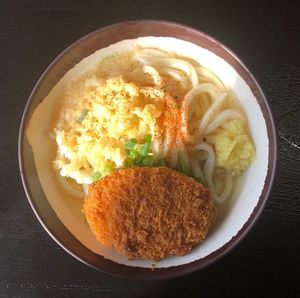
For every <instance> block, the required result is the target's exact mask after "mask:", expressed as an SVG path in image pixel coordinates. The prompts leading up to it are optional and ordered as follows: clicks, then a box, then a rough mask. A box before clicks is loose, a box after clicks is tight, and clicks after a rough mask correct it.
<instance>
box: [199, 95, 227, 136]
mask: <svg viewBox="0 0 300 298" xmlns="http://www.w3.org/2000/svg"><path fill="white" fill-rule="evenodd" d="M226 96H227V93H221V94H219V95H218V96H217V98H216V99H215V101H214V102H213V104H212V105H211V106H210V107H209V108H208V110H207V111H206V112H205V114H204V115H203V117H202V119H201V122H200V125H199V129H198V130H197V132H196V134H197V135H198V136H201V135H203V133H204V131H205V129H206V127H207V125H208V124H209V122H210V121H211V119H212V118H213V117H214V116H215V114H216V113H217V112H218V111H219V109H220V107H221V106H222V104H223V103H224V101H225V99H226Z"/></svg>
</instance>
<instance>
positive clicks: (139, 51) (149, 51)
mask: <svg viewBox="0 0 300 298" xmlns="http://www.w3.org/2000/svg"><path fill="white" fill-rule="evenodd" d="M135 53H136V55H137V56H150V57H167V56H168V53H167V52H165V51H163V50H161V49H157V48H141V47H136V48H135Z"/></svg>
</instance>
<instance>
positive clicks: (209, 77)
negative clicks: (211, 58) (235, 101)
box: [195, 66, 227, 91]
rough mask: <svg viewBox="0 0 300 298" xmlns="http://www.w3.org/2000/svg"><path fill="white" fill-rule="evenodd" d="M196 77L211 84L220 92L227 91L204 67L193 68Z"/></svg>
mask: <svg viewBox="0 0 300 298" xmlns="http://www.w3.org/2000/svg"><path fill="white" fill-rule="evenodd" d="M195 69H196V72H197V74H198V76H200V77H203V78H204V79H205V80H208V81H210V82H212V84H214V85H216V87H217V88H218V89H220V91H227V90H226V87H225V85H224V84H223V82H222V81H221V80H220V79H219V78H218V77H217V76H216V75H214V74H213V73H212V72H211V71H210V70H209V69H207V68H206V67H203V66H201V67H195Z"/></svg>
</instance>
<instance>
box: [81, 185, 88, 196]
mask: <svg viewBox="0 0 300 298" xmlns="http://www.w3.org/2000/svg"><path fill="white" fill-rule="evenodd" d="M82 189H83V192H84V194H85V195H87V194H88V192H89V185H88V184H86V183H83V184H82Z"/></svg>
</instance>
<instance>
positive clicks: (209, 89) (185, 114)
mask: <svg viewBox="0 0 300 298" xmlns="http://www.w3.org/2000/svg"><path fill="white" fill-rule="evenodd" d="M204 92H206V93H208V94H209V95H210V96H211V98H215V97H216V96H217V95H218V90H217V89H216V88H215V87H214V86H213V85H212V84H209V83H204V84H199V85H197V86H196V87H194V88H193V89H191V90H190V91H189V92H188V93H187V94H186V95H185V97H184V99H183V102H182V108H181V111H182V112H181V121H182V131H183V133H184V135H186V136H189V132H188V118H189V115H190V113H189V111H190V110H189V106H190V105H191V103H192V102H193V100H194V99H195V97H196V96H197V95H199V94H200V93H204Z"/></svg>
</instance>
